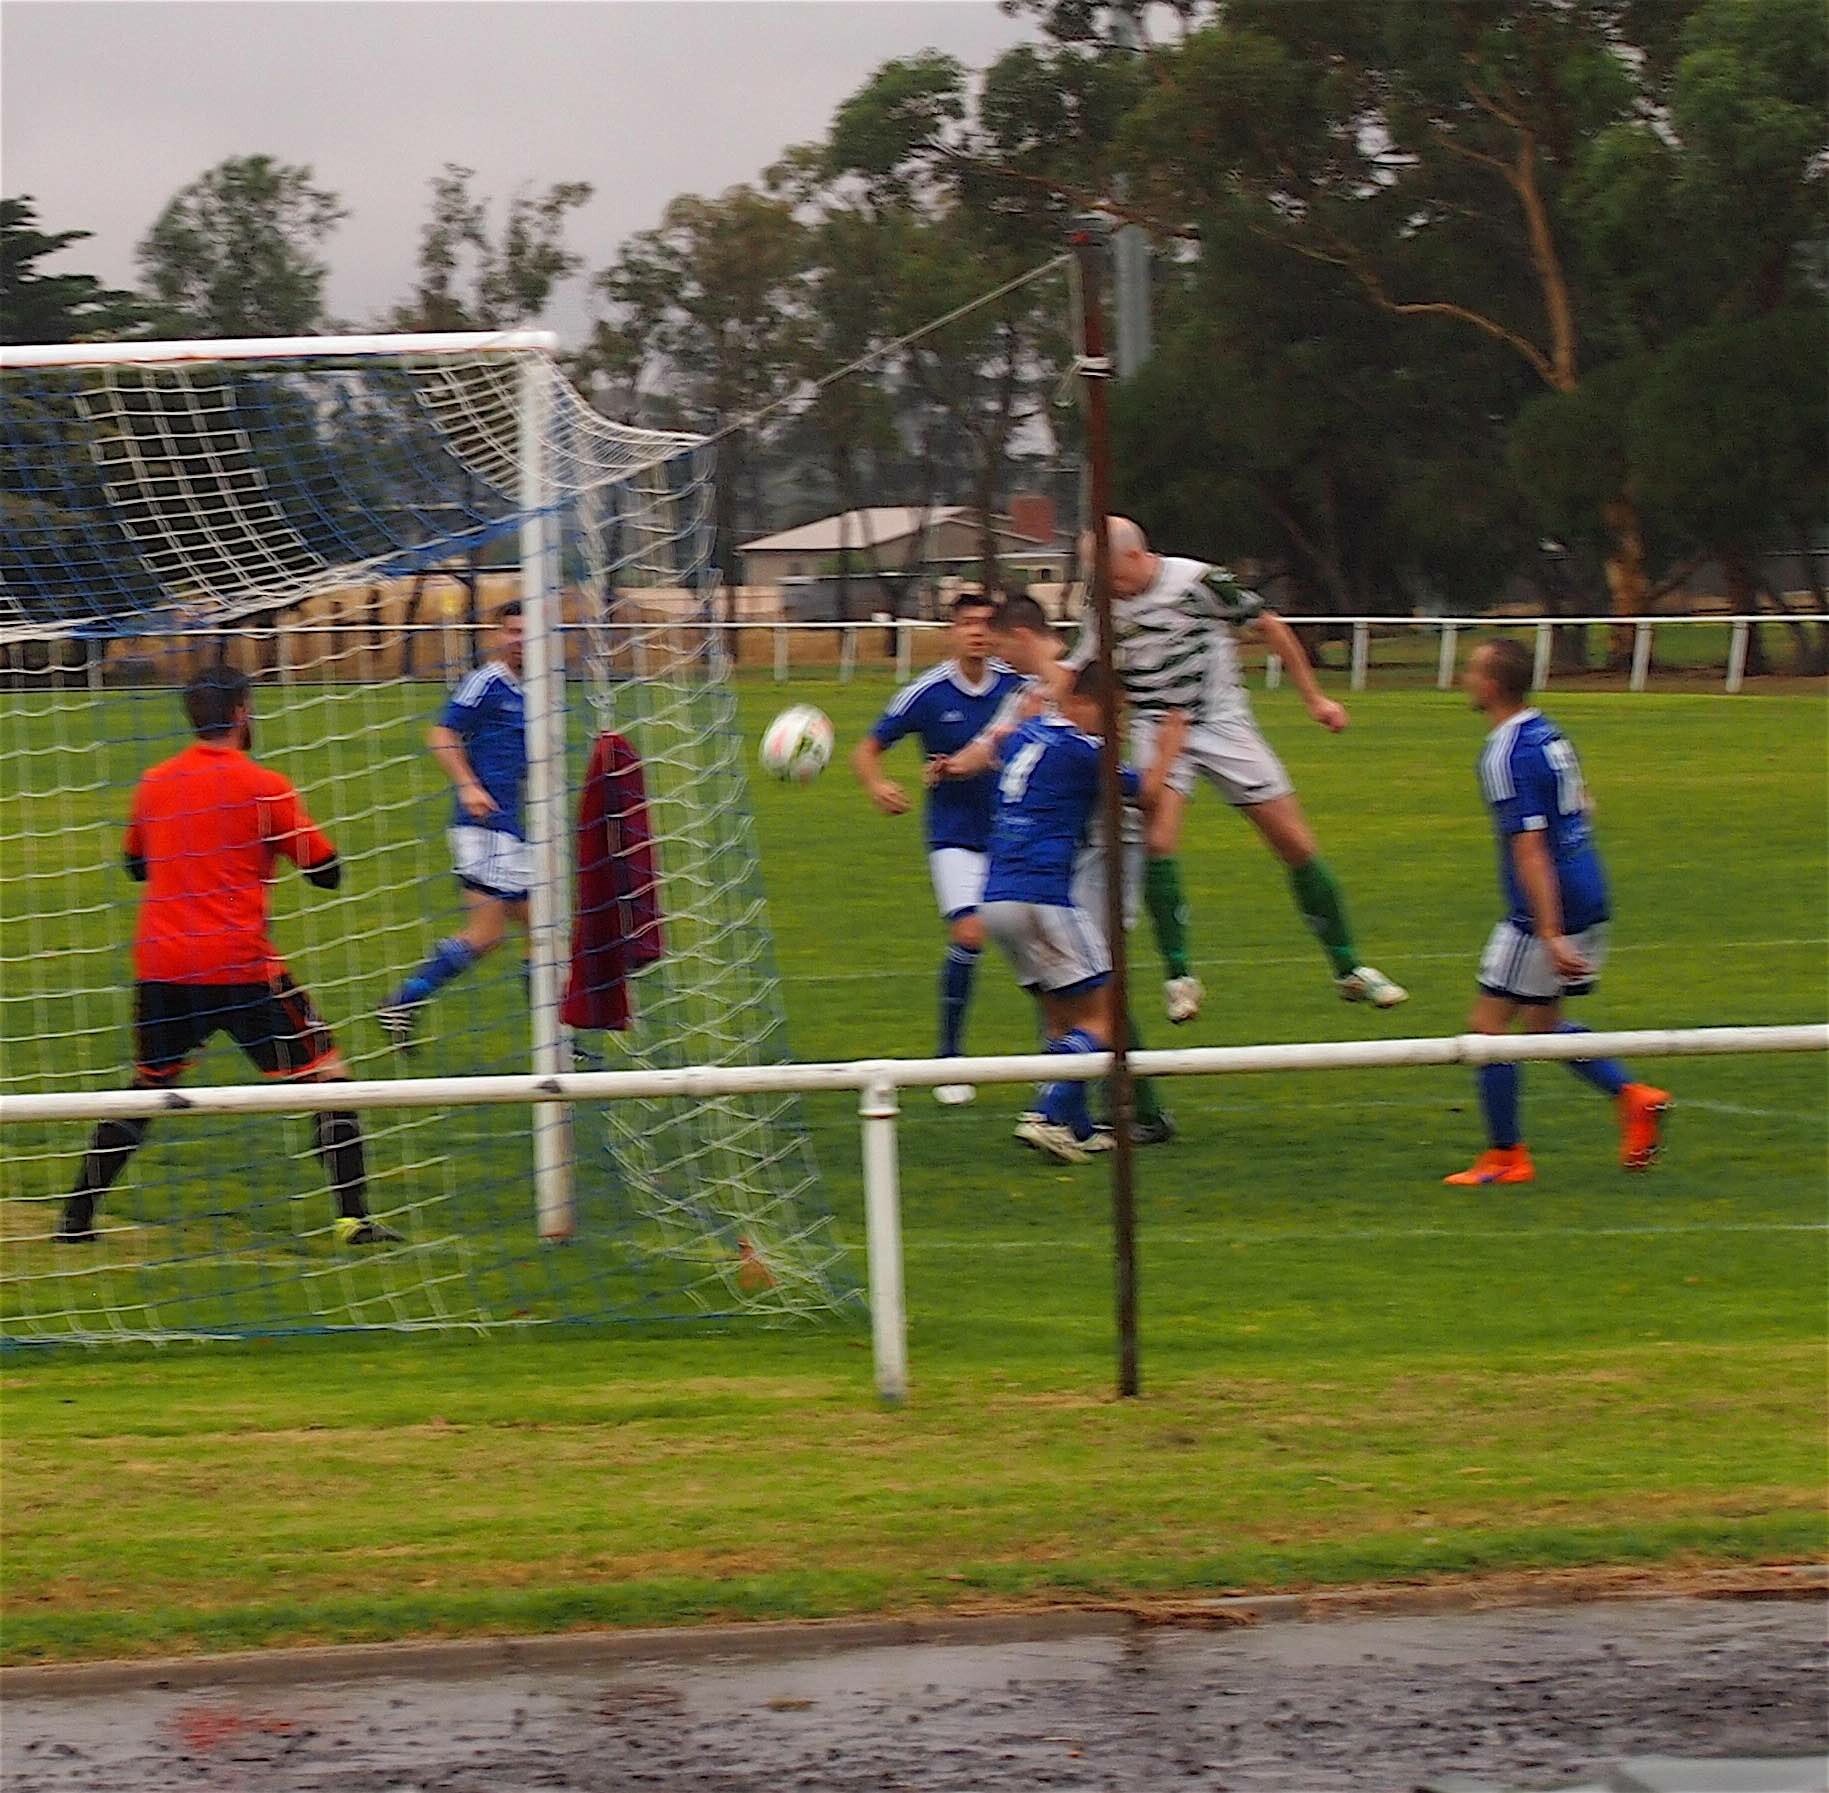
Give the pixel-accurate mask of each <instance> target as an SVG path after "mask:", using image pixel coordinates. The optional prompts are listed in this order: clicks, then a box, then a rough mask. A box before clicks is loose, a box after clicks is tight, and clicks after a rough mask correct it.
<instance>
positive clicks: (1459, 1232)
mask: <svg viewBox="0 0 1829 1793" xmlns="http://www.w3.org/2000/svg"><path fill="white" fill-rule="evenodd" d="M1141 1232H1142V1237H1143V1239H1144V1241H1145V1242H1146V1243H1150V1244H1156V1245H1208V1246H1211V1245H1300V1244H1311V1245H1312V1244H1313V1243H1315V1242H1316V1241H1317V1240H1326V1241H1331V1240H1347V1241H1351V1242H1353V1243H1355V1244H1359V1243H1364V1242H1366V1241H1377V1240H1383V1239H1644V1238H1661V1237H1663V1236H1665V1235H1676V1234H1683V1233H1829V1222H1825V1221H1820V1220H1728V1221H1706V1220H1705V1221H1696V1222H1694V1223H1693V1224H1691V1223H1677V1224H1674V1225H1662V1226H1533V1227H1510V1228H1507V1227H1451V1226H1417V1227H1340V1228H1331V1227H1316V1228H1312V1229H1299V1228H1292V1229H1290V1230H1289V1231H1287V1232H1275V1233H1162V1232H1157V1231H1155V1230H1153V1229H1152V1228H1151V1227H1150V1225H1149V1224H1148V1222H1147V1221H1146V1222H1144V1223H1143V1226H1142V1229H1141ZM907 1246H908V1249H909V1251H911V1252H917V1251H1106V1250H1109V1249H1110V1247H1109V1245H1108V1244H1107V1242H1106V1241H1105V1240H1103V1239H924V1238H922V1237H921V1235H920V1234H919V1233H918V1232H911V1233H909V1234H908V1236H907Z"/></svg>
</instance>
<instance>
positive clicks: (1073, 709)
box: [983, 663, 1187, 1164]
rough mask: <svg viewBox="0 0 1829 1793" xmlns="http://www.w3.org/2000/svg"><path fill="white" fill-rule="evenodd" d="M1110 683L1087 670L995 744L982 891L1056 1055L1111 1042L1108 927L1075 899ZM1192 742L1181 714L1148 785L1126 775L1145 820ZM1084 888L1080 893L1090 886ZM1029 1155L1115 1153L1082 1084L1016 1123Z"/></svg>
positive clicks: (1052, 1088)
mask: <svg viewBox="0 0 1829 1793" xmlns="http://www.w3.org/2000/svg"><path fill="white" fill-rule="evenodd" d="M1103 696H1104V674H1103V672H1102V670H1101V669H1100V668H1099V666H1098V665H1097V664H1096V663H1095V664H1093V665H1089V666H1086V667H1082V668H1081V669H1080V671H1079V672H1078V673H1077V674H1076V675H1075V676H1074V679H1073V681H1072V683H1071V685H1070V686H1068V687H1067V688H1066V689H1065V690H1064V691H1063V692H1062V694H1061V696H1060V699H1059V708H1058V710H1057V711H1055V712H1053V713H1049V714H1044V715H1040V716H1033V717H1030V718H1029V719H1028V720H1027V721H1025V722H1023V723H1022V724H1021V725H1020V726H1019V727H1018V728H1017V729H1016V730H1015V732H1014V733H1013V734H1010V735H1008V736H1007V737H1006V738H1005V739H1003V740H1002V741H1001V742H999V743H998V744H997V747H996V750H995V751H996V753H997V756H998V759H999V762H1000V770H999V772H998V775H997V817H996V821H995V824H994V825H993V827H992V830H991V847H990V865H989V869H988V871H987V873H986V876H985V885H984V911H983V913H984V927H985V932H986V934H987V935H988V936H989V937H990V938H991V939H992V940H995V941H996V942H997V945H998V947H999V949H1000V950H1001V951H1002V952H1003V954H1004V956H1005V957H1006V958H1008V959H1009V961H1010V964H1011V966H1012V967H1013V968H1014V970H1015V972H1016V978H1017V981H1018V982H1019V983H1020V984H1021V985H1022V986H1023V988H1024V989H1025V990H1028V991H1029V992H1031V993H1032V994H1033V995H1036V996H1038V997H1039V998H1040V999H1041V1003H1042V1009H1043V1013H1044V1015H1045V1017H1046V1026H1047V1033H1048V1051H1049V1052H1051V1053H1067V1054H1072V1053H1083V1052H1103V1051H1104V1050H1105V1048H1106V1046H1107V1044H1108V1043H1109V1029H1108V1026H1107V1011H1108V1004H1109V999H1108V997H1107V995H1106V992H1105V986H1106V984H1107V982H1108V981H1109V979H1110V977H1111V953H1110V951H1109V948H1108V946H1107V943H1106V938H1105V930H1104V926H1103V920H1102V918H1099V917H1095V916H1093V915H1091V914H1089V913H1088V912H1087V910H1086V909H1085V908H1084V907H1083V906H1082V904H1081V903H1080V902H1079V901H1076V900H1075V875H1076V873H1077V872H1078V871H1079V870H1080V858H1081V853H1082V850H1083V849H1084V847H1085V845H1086V838H1087V834H1088V831H1089V830H1090V828H1091V825H1092V821H1093V818H1094V814H1095V812H1096V810H1097V808H1098V801H1099V737H1098V735H1097V734H1095V733H1094V732H1093V731H1094V730H1096V729H1097V728H1098V727H1099V726H1100V713H1101V702H1102V699H1103ZM1186 739H1187V717H1186V716H1184V715H1183V714H1181V713H1180V712H1179V711H1176V712H1173V713H1171V714H1170V715H1168V716H1166V717H1165V718H1164V720H1163V724H1162V727H1161V728H1160V729H1159V730H1158V738H1157V744H1156V759H1155V762H1154V763H1153V764H1152V765H1151V767H1150V769H1149V771H1148V773H1147V774H1145V775H1144V776H1143V777H1141V778H1139V777H1138V775H1137V773H1136V772H1135V771H1133V770H1131V769H1130V768H1129V767H1125V768H1123V769H1122V770H1121V771H1120V773H1119V778H1120V782H1121V784H1122V787H1123V794H1124V796H1125V798H1126V799H1127V800H1128V801H1130V802H1133V803H1135V804H1137V805H1138V806H1139V807H1140V808H1141V809H1142V810H1143V811H1144V812H1145V813H1146V814H1148V813H1150V812H1152V811H1154V809H1155V808H1156V806H1157V805H1158V804H1159V803H1160V802H1161V800H1162V793H1163V790H1164V789H1165V788H1166V784H1167V779H1168V775H1169V772H1170V771H1171V769H1172V768H1173V766H1174V764H1175V761H1176V756H1177V755H1178V754H1179V753H1180V752H1181V749H1182V747H1183V745H1184V744H1185V742H1186ZM1082 888H1083V887H1082ZM1016 1137H1017V1138H1018V1139H1019V1140H1021V1141H1022V1142H1023V1143H1024V1144H1025V1145H1030V1146H1033V1147H1034V1148H1035V1149H1036V1150H1037V1151H1039V1152H1043V1153H1045V1154H1046V1155H1047V1156H1048V1157H1050V1158H1057V1159H1059V1160H1061V1161H1062V1162H1063V1163H1067V1164H1083V1163H1084V1162H1085V1161H1086V1160H1087V1158H1089V1157H1090V1156H1091V1155H1092V1153H1093V1152H1095V1151H1102V1150H1104V1149H1106V1148H1107V1147H1109V1145H1110V1143H1111V1136H1110V1135H1109V1134H1108V1133H1102V1132H1100V1131H1098V1130H1097V1129H1096V1128H1095V1127H1094V1126H1093V1121H1092V1114H1091V1111H1090V1109H1089V1108H1088V1106H1087V1101H1086V1086H1085V1084H1083V1083H1066V1082H1062V1083H1053V1084H1049V1085H1048V1086H1047V1088H1046V1089H1045V1090H1044V1092H1043V1095H1042V1106H1041V1109H1040V1110H1039V1111H1038V1112H1036V1113H1032V1114H1025V1115H1024V1116H1022V1118H1021V1119H1020V1120H1019V1121H1018V1122H1017V1124H1016Z"/></svg>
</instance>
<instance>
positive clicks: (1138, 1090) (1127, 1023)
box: [1124, 1009, 1162, 1127]
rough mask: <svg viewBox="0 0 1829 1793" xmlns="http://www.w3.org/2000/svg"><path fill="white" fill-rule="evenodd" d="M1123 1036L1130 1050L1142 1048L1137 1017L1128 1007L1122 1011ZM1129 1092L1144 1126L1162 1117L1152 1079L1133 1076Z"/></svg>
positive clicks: (1140, 1049)
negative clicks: (1128, 1043)
mask: <svg viewBox="0 0 1829 1793" xmlns="http://www.w3.org/2000/svg"><path fill="white" fill-rule="evenodd" d="M1124 1037H1125V1038H1126V1039H1127V1040H1128V1041H1129V1042H1130V1049H1131V1051H1132V1052H1141V1051H1143V1050H1144V1046H1143V1036H1142V1034H1140V1033H1139V1032H1138V1031H1137V1017H1136V1016H1135V1015H1133V1014H1132V1013H1131V1011H1130V1010H1129V1009H1126V1010H1125V1011H1124ZM1131 1092H1132V1096H1133V1098H1134V1100H1135V1103H1136V1109H1137V1119H1138V1120H1140V1121H1141V1122H1142V1123H1143V1124H1144V1126H1146V1127H1153V1126H1154V1125H1155V1124H1156V1122H1157V1121H1159V1120H1161V1118H1162V1104H1161V1103H1160V1102H1159V1101H1158V1100H1157V1099H1156V1085H1155V1081H1154V1079H1153V1078H1149V1077H1133V1078H1132V1079H1131Z"/></svg>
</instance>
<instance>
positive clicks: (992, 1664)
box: [0, 1600, 1829, 1793]
mask: <svg viewBox="0 0 1829 1793" xmlns="http://www.w3.org/2000/svg"><path fill="white" fill-rule="evenodd" d="M1823 1630H1824V1609H1823V1607H1822V1606H1821V1605H1820V1604H1819V1603H1816V1602H1808V1603H1785V1604H1775V1603H1769V1602H1757V1603H1755V1602H1728V1601H1714V1600H1707V1601H1704V1600H1664V1601H1633V1602H1620V1603H1610V1604H1603V1605H1594V1606H1586V1607H1563V1608H1556V1609H1513V1610H1508V1611H1501V1612H1493V1613H1484V1614H1476V1615H1465V1616H1456V1617H1441V1616H1437V1617H1428V1618H1422V1617H1418V1618H1402V1619H1348V1620H1330V1621H1325V1622H1312V1623H1307V1622H1305V1623H1277V1624H1269V1625H1265V1626H1262V1627H1259V1628H1256V1629H1252V1630H1230V1631H1224V1632H1211V1631H1200V1632H1190V1631H1173V1630H1163V1631H1147V1632H1141V1633H1138V1634H1135V1635H1133V1636H1124V1637H1116V1636H1101V1637H1091V1638H1082V1639H1072V1640H1064V1639H1055V1640H1049V1641H1044V1642H1037V1643H1028V1644H1021V1643H1016V1644H1011V1643H999V1644H971V1643H961V1644H922V1645H900V1646H888V1647H880V1648H873V1649H864V1650H827V1649H819V1648H812V1649H809V1651H808V1652H807V1653H806V1654H802V1655H796V1656H792V1657H776V1656H772V1655H771V1656H767V1657H755V1658H745V1657H731V1658H714V1659H705V1660H693V1661H687V1662H645V1663H644V1662H631V1663H622V1664H617V1665H616V1666H614V1667H613V1668H608V1669H604V1670H599V1671H566V1672H553V1671H546V1670H537V1669H529V1670H513V1671H508V1672H502V1671H492V1672H489V1673H487V1674H467V1675H464V1676H460V1677H436V1678H418V1677H414V1678H406V1677H388V1676H382V1677H375V1678H372V1679H370V1680H366V1681H360V1682H354V1681H352V1682H318V1683H312V1684H309V1685H305V1686H301V1687H298V1688H296V1689H281V1688H273V1689H250V1688H235V1689H223V1690H220V1691H199V1690H188V1691H184V1692H164V1691H148V1692H136V1693H126V1694H114V1695H109V1696H106V1697H92V1696H69V1697H59V1698H44V1699H14V1700H11V1701H9V1702H8V1705H7V1709H6V1713H5V1725H4V1734H3V1737H0V1768H3V1769H4V1783H5V1786H6V1788H7V1790H8V1793H77V1790H78V1789H81V1790H82V1793H167V1790H171V1793H178V1790H183V1793H196V1790H197V1789H210V1790H211V1793H215V1790H216V1789H221V1790H222V1793H329V1790H330V1789H335V1790H336V1793H371V1790H373V1793H380V1790H381V1789H384V1788H385V1789H392V1790H395V1793H484V1790H485V1789H486V1790H487V1793H516V1790H517V1789H519V1788H521V1787H528V1788H532V1787H541V1788H550V1789H556V1790H558V1793H612V1790H614V1793H627V1790H633V1789H638V1788H666V1789H669V1790H672V1789H680V1790H681V1793H691V1790H695V1789H707V1790H718V1793H724V1790H735V1789H739V1788H777V1787H782V1788H787V1787H792V1788H797V1789H806V1790H808V1793H819V1790H829V1793H866V1790H867V1793H880V1790H881V1789H885V1788H895V1787H918V1788H921V1789H923V1793H951V1790H955V1789H956V1790H957V1793H998V1790H1002V1789H1011V1790H1015V1789H1022V1790H1023V1793H1028V1790H1029V1789H1031V1788H1040V1787H1047V1788H1051V1789H1055V1790H1056V1793H1075V1790H1077V1789H1082V1788H1083V1789H1086V1790H1088V1793H1090V1790H1092V1789H1099V1790H1101V1793H1109V1790H1110V1789H1125V1788H1132V1787H1135V1788H1139V1789H1147V1790H1148V1793H1170V1790H1171V1789H1177V1788H1182V1787H1186V1788H1194V1787H1200V1788H1218V1787H1224V1788H1226V1789H1228V1790H1233V1793H1271V1790H1273V1789H1274V1790H1282V1789H1288V1790H1294V1789H1301V1790H1302V1793H1326V1790H1328V1789H1334V1788H1340V1789H1347V1788H1351V1789H1352V1790H1353V1793H1377V1790H1379V1789H1384V1788H1389V1789H1392V1790H1393V1793H1397V1790H1403V1793H1407V1790H1408V1789H1411V1788H1414V1787H1415V1786H1416V1785H1417V1784H1418V1783H1419V1782H1420V1781H1422V1780H1424V1779H1427V1778H1430V1777H1431V1776H1433V1775H1439V1774H1442V1773H1445V1772H1459V1773H1465V1774H1484V1775H1488V1776H1493V1777H1496V1778H1501V1779H1504V1778H1508V1779H1509V1780H1510V1781H1512V1782H1513V1783H1514V1784H1518V1785H1524V1786H1528V1785H1533V1784H1534V1785H1539V1786H1541V1785H1546V1784H1553V1783H1554V1781H1555V1780H1556V1779H1557V1778H1560V1777H1562V1776H1565V1775H1568V1774H1574V1773H1581V1772H1592V1771H1594V1770H1595V1769H1596V1768H1597V1767H1598V1766H1599V1765H1600V1764H1602V1763H1604V1762H1606V1761H1608V1760H1614V1759H1617V1758H1619V1757H1621V1756H1626V1755H1635V1754H1650V1753H1661V1754H1667V1755H1669V1754H1692V1755H1729V1754H1736V1753H1748V1754H1752V1753H1760V1754H1770V1753H1780V1754H1802V1753H1810V1752H1819V1751H1825V1750H1829V1721H1826V1719H1825V1712H1824V1702H1823V1698H1822V1692H1821V1689H1822V1686H1823V1684H1824V1683H1823V1680H1822V1676H1823V1671H1824V1667H1825V1651H1824V1636H1823Z"/></svg>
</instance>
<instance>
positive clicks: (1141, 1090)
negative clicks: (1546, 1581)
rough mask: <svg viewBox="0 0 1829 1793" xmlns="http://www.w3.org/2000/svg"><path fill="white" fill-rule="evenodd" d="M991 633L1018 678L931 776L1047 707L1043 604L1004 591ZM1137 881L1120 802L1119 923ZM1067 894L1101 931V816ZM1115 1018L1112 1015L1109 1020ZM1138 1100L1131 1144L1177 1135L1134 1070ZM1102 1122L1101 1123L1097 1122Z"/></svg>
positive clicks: (1147, 1082) (1129, 912)
mask: <svg viewBox="0 0 1829 1793" xmlns="http://www.w3.org/2000/svg"><path fill="white" fill-rule="evenodd" d="M991 641H992V645H993V647H994V648H995V649H996V652H997V656H998V658H999V659H1001V660H1002V661H1003V663H1004V664H1005V665H1006V666H1009V667H1011V668H1013V669H1014V670H1015V671H1016V672H1018V673H1020V674H1021V675H1022V684H1021V686H1020V687H1019V688H1018V689H1017V690H1016V691H1014V692H1013V693H1012V694H1011V695H1010V696H1009V697H1008V698H1006V699H1005V700H1004V705H1003V708H1002V709H1001V710H1000V711H999V712H998V714H997V719H996V721H995V722H993V723H992V725H991V726H990V728H988V729H987V730H986V731H985V732H984V733H983V734H981V735H980V736H979V737H978V738H977V739H976V740H975V741H973V742H972V743H971V745H970V746H969V747H966V748H965V749H963V750H962V751H961V752H959V753H955V754H949V755H948V756H947V757H946V758H945V759H944V760H935V761H932V762H931V768H932V771H933V774H934V776H935V777H938V778H957V777H961V776H965V777H970V776H974V775H976V774H977V773H979V772H982V771H984V770H985V769H986V768H988V767H989V766H991V765H992V764H993V763H994V756H995V755H996V753H997V752H998V750H999V747H1000V745H1001V743H1002V742H1004V741H1005V740H1007V739H1008V738H1009V736H1010V735H1012V734H1013V733H1014V732H1015V731H1016V729H1017V728H1019V727H1020V726H1021V725H1022V724H1023V722H1025V721H1027V720H1028V718H1029V717H1030V716H1036V715H1040V714H1042V713H1043V712H1044V711H1046V710H1049V709H1052V708H1053V698H1052V697H1051V696H1050V695H1049V693H1050V692H1051V690H1052V688H1053V683H1054V681H1053V678H1052V674H1053V672H1054V669H1055V668H1056V667H1057V666H1058V665H1059V663H1060V660H1061V657H1062V654H1063V652H1064V649H1063V647H1062V643H1061V639H1060V637H1059V635H1058V634H1056V633H1055V629H1054V625H1053V624H1052V623H1051V622H1049V620H1048V616H1047V612H1046V611H1044V610H1043V609H1042V607H1041V605H1039V604H1038V603H1037V602H1036V601H1035V600H1034V599H1033V598H1031V597H1029V596H1027V595H1026V594H1024V593H1017V594H1015V595H1013V596H1011V597H1007V598H1005V599H1004V601H1003V602H1002V604H1000V605H999V606H998V608H997V615H996V617H995V619H994V620H993V622H992V625H991ZM1142 888H1143V821H1142V817H1141V816H1140V815H1139V814H1138V812H1137V810H1136V809H1135V808H1134V807H1133V806H1130V805H1126V807H1125V811H1124V926H1125V928H1126V930H1129V929H1131V928H1134V927H1135V926H1136V925H1137V914H1138V910H1139V908H1140V907H1141V903H1140V898H1141V893H1142ZM1073 900H1074V901H1075V902H1076V903H1077V904H1078V905H1079V906H1080V907H1081V908H1082V909H1084V910H1085V911H1086V913H1087V914H1088V915H1090V916H1091V917H1092V919H1093V921H1094V923H1095V924H1096V925H1097V926H1098V928H1099V930H1100V932H1101V933H1103V932H1104V931H1105V924H1106V913H1105V848H1104V844H1103V842H1102V841H1101V839H1100V837H1099V819H1098V816H1097V815H1096V814H1095V815H1094V817H1093V819H1092V824H1091V826H1090V828H1089V829H1088V833H1087V841H1086V845H1085V846H1084V847H1083V848H1082V849H1081V851H1080V856H1079V861H1078V864H1077V866H1076V868H1075V871H1074V877H1073ZM1107 1025H1108V1027H1110V1026H1115V1025H1116V1017H1115V1015H1113V1016H1112V1018H1111V1019H1110V1020H1109V1021H1108V1023H1107ZM1125 1027H1126V1033H1125V1037H1126V1038H1127V1039H1128V1040H1129V1041H1130V1049H1131V1050H1132V1051H1133V1052H1139V1051H1142V1050H1143V1048H1144V1039H1143V1035H1142V1033H1141V1031H1140V1030H1139V1028H1138V1026H1137V1018H1136V1016H1135V1015H1134V1014H1133V1013H1130V1012H1129V1011H1126V1015H1125ZM1132 1096H1133V1099H1134V1101H1135V1104H1136V1118H1135V1125H1134V1127H1133V1129H1132V1141H1133V1143H1134V1144H1136V1145H1152V1146H1153V1145H1167V1144H1168V1143H1169V1141H1170V1140H1172V1139H1173V1138H1174V1137H1175V1122H1174V1118H1173V1117H1172V1116H1171V1115H1170V1114H1169V1112H1168V1110H1167V1109H1166V1108H1164V1107H1163V1106H1162V1101H1161V1098H1160V1097H1159V1096H1158V1095H1157V1093H1156V1086H1155V1083H1154V1082H1153V1081H1152V1080H1151V1079H1150V1078H1148V1077H1139V1078H1137V1079H1136V1080H1135V1082H1134V1084H1133V1086H1132ZM1101 1130H1102V1129H1101Z"/></svg>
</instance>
